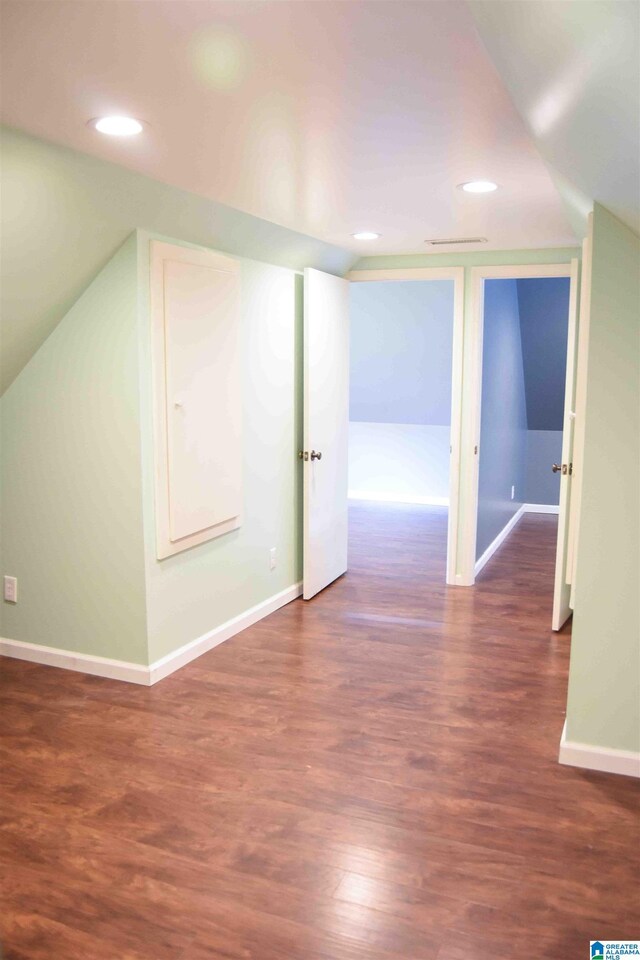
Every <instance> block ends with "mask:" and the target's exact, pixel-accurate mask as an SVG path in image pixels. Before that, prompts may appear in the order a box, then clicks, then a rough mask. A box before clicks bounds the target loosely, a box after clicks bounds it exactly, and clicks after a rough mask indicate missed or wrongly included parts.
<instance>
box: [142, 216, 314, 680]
mask: <svg viewBox="0 0 640 960" xmlns="http://www.w3.org/2000/svg"><path fill="white" fill-rule="evenodd" d="M159 239H163V240H169V242H171V238H167V237H161V238H159ZM149 240H150V237H149V235H146V234H143V233H141V234H140V246H139V263H140V295H141V304H140V324H141V326H140V332H141V343H142V352H141V355H142V365H141V386H142V405H143V420H142V444H143V451H144V453H143V459H144V511H145V541H146V549H145V557H146V581H147V614H148V624H149V651H150V660H151V661H152V662H153V661H154V660H157V659H159V658H160V657H163V656H165V655H166V654H167V653H169V652H171V651H172V650H175V649H176V648H177V647H179V646H181V645H182V644H185V643H188V642H190V641H191V640H195V639H196V638H197V637H199V636H202V635H203V634H205V633H207V632H209V631H210V630H213V629H214V628H215V627H217V626H219V625H220V624H222V623H224V622H225V621H227V620H229V619H231V618H232V617H236V616H238V615H239V614H242V613H244V612H245V611H246V610H248V609H249V608H250V607H252V606H254V605H255V604H258V603H261V602H262V601H263V600H266V599H268V598H269V597H271V596H273V595H274V594H276V593H279V592H280V591H282V590H284V589H285V588H287V587H290V586H291V585H292V584H295V583H296V582H297V581H298V580H299V579H300V578H301V566H302V558H301V550H300V537H299V530H300V526H301V523H300V520H301V514H300V506H301V500H300V498H301V488H300V483H301V469H300V463H299V461H298V459H297V450H298V449H299V441H300V439H301V436H300V431H301V395H300V394H301V384H300V370H301V367H300V366H299V362H297V361H299V350H300V344H301V335H302V298H301V278H300V277H299V276H297V275H296V274H295V273H294V272H293V271H292V270H287V269H284V268H281V267H275V266H269V265H268V264H264V263H257V262H255V261H251V260H242V261H241V300H242V334H241V335H242V359H241V364H242V377H243V451H244V458H243V470H244V477H243V517H242V525H241V527H240V529H238V530H235V531H233V532H232V533H229V534H226V535H225V536H222V537H219V538H217V539H215V540H210V541H208V542H207V543H204V544H201V545H199V546H197V547H194V548H192V549H191V550H186V551H184V552H182V553H179V554H176V555H175V556H173V557H168V558H167V559H165V560H161V561H158V560H157V559H156V554H155V529H154V505H153V449H152V424H153V421H152V408H151V383H150V377H149V374H150V369H151V365H150V359H149V351H150V336H149V334H150V322H149V309H148V276H149ZM173 242H176V241H173ZM271 547H276V549H277V553H278V564H277V567H276V569H275V570H273V571H271V570H269V550H270V548H271Z"/></svg>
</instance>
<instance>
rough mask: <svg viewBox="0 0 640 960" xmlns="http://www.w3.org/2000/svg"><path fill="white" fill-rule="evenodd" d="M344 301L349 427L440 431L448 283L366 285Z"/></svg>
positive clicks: (446, 390) (449, 335)
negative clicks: (346, 306)
mask: <svg viewBox="0 0 640 960" xmlns="http://www.w3.org/2000/svg"><path fill="white" fill-rule="evenodd" d="M350 296H351V303H350V307H351V310H350V312H351V386H350V420H352V421H365V422H369V423H414V424H415V423H418V424H429V425H434V426H436V425H440V426H448V425H449V424H450V422H451V364H452V350H453V281H451V280H424V281H422V280H407V281H396V280H394V281H390V282H389V283H384V282H380V281H366V282H364V283H353V284H351V294H350Z"/></svg>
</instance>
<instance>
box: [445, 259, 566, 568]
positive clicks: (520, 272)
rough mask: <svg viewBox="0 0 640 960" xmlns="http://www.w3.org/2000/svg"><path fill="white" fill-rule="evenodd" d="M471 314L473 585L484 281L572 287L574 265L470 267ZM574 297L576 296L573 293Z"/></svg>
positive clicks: (469, 530)
mask: <svg viewBox="0 0 640 960" xmlns="http://www.w3.org/2000/svg"><path fill="white" fill-rule="evenodd" d="M470 273H471V313H470V317H469V326H470V330H469V338H470V342H471V345H470V363H469V378H468V382H467V385H466V391H465V397H466V401H467V410H468V416H469V419H470V426H471V429H470V431H469V436H470V437H471V441H470V442H471V443H472V444H473V449H474V456H473V467H472V469H471V470H470V471H468V473H467V475H466V476H464V477H461V480H460V507H459V509H460V510H461V511H462V513H463V515H464V516H465V517H468V518H469V522H468V524H466V526H465V527H464V528H463V530H462V536H461V541H460V546H459V550H460V554H461V556H460V569H461V577H460V579H459V580H458V582H462V583H463V584H465V585H469V586H471V585H472V584H473V583H475V566H476V533H477V518H478V479H479V473H480V471H479V465H480V425H481V419H482V418H481V404H482V345H483V333H484V281H485V280H525V279H529V278H535V277H539V278H546V277H568V278H569V280H570V281H571V283H572V285H573V284H574V283H575V277H574V276H573V275H572V267H571V263H570V262H569V263H531V264H523V265H520V266H518V265H517V264H503V265H501V266H483V267H471V270H470ZM571 294H572V295H574V296H575V292H574V291H573V290H572V291H571Z"/></svg>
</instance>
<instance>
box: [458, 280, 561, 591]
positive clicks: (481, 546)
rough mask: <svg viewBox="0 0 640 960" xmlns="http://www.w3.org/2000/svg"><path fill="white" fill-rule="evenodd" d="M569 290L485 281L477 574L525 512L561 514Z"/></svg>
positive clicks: (543, 283) (553, 284)
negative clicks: (559, 512)
mask: <svg viewBox="0 0 640 960" xmlns="http://www.w3.org/2000/svg"><path fill="white" fill-rule="evenodd" d="M569 287H570V280H569V278H568V277H535V278H521V279H502V280H500V279H495V280H491V279H489V280H485V281H484V324H483V349H482V391H481V392H482V401H481V428H480V451H479V457H480V464H479V482H478V519H477V533H476V568H475V572H476V574H478V573H479V572H480V571H481V570H482V569H483V568H484V567H485V565H486V564H487V563H488V562H489V561H490V559H491V557H492V556H493V554H494V553H495V551H496V549H498V548H499V547H500V545H501V544H502V543H503V542H504V537H505V536H506V535H507V534H508V533H509V531H510V530H511V529H512V528H513V524H514V522H516V521H517V520H518V519H519V517H520V516H522V514H523V513H533V514H550V515H557V514H558V511H559V504H560V476H561V467H560V465H561V463H562V432H563V421H564V411H565V381H566V367H567V332H568V319H569ZM541 522H546V523H547V524H549V522H550V521H549V520H547V521H541ZM551 522H553V521H551Z"/></svg>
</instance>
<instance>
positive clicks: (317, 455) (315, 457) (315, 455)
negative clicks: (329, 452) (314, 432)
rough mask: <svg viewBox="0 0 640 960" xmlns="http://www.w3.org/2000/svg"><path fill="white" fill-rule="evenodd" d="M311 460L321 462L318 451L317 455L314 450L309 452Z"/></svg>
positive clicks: (320, 455)
mask: <svg viewBox="0 0 640 960" xmlns="http://www.w3.org/2000/svg"><path fill="white" fill-rule="evenodd" d="M311 459H312V460H322V454H321V453H320V452H319V451H318V453H316V452H315V450H312V451H311Z"/></svg>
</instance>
